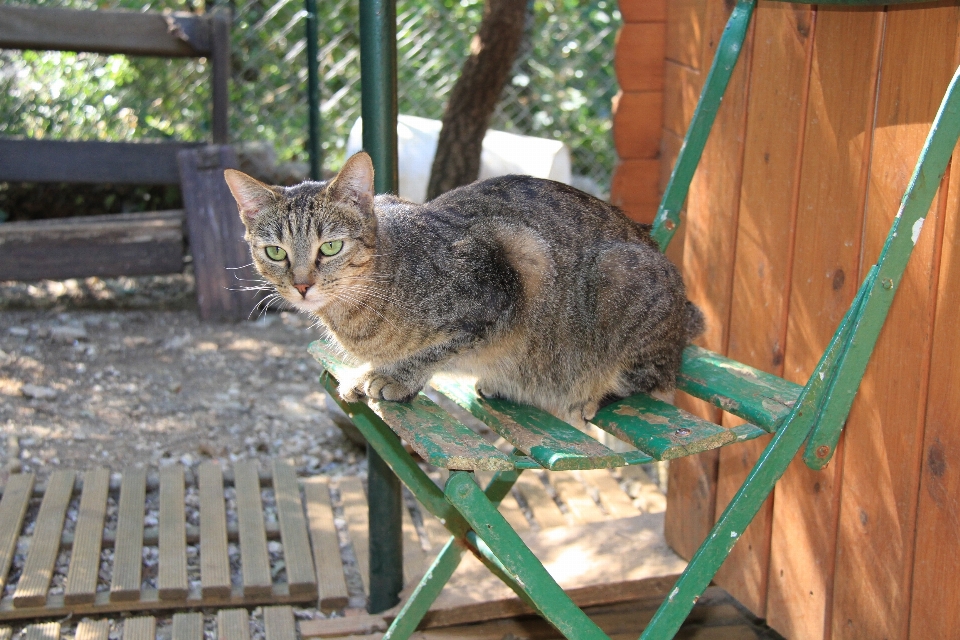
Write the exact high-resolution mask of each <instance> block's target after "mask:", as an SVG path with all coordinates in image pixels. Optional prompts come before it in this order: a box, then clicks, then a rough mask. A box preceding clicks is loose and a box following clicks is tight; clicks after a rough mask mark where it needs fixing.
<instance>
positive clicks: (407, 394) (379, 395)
mask: <svg viewBox="0 0 960 640" xmlns="http://www.w3.org/2000/svg"><path fill="white" fill-rule="evenodd" d="M421 388H422V387H412V386H411V385H408V384H405V383H403V382H400V381H399V380H397V379H395V378H393V377H392V376H388V375H383V374H377V373H372V374H371V375H370V377H369V378H367V380H366V381H365V382H364V385H363V393H364V395H365V396H367V397H368V398H374V399H375V400H390V401H391V402H409V401H411V400H413V398H414V397H415V396H416V395H417V394H418V393H420V389H421Z"/></svg>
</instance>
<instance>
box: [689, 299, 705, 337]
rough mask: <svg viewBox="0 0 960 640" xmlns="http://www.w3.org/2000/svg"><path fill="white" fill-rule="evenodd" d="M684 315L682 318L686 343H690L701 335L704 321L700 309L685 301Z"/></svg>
mask: <svg viewBox="0 0 960 640" xmlns="http://www.w3.org/2000/svg"><path fill="white" fill-rule="evenodd" d="M685 311H686V315H685V317H684V320H685V322H684V328H685V329H686V330H687V342H692V341H693V339H694V338H696V337H697V336H699V335H700V334H701V333H703V331H704V329H705V328H706V326H705V321H704V318H703V312H702V311H700V307H698V306H697V305H695V304H693V303H692V302H690V301H689V300H687V308H686V310H685Z"/></svg>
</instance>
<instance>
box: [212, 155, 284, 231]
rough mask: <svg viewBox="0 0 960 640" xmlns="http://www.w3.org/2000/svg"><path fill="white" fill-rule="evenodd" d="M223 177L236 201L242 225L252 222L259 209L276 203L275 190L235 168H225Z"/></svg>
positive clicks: (276, 194) (273, 205)
mask: <svg viewBox="0 0 960 640" xmlns="http://www.w3.org/2000/svg"><path fill="white" fill-rule="evenodd" d="M223 178H224V180H226V181H227V186H228V187H230V193H232V194H233V197H234V198H235V199H236V201H237V208H238V209H240V220H242V221H243V224H244V226H246V225H247V224H249V223H250V222H253V220H254V218H256V217H257V215H258V214H259V213H260V212H261V211H263V210H265V209H270V208H272V207H275V206H276V205H277V198H278V195H279V194H278V193H277V191H276V190H275V189H274V188H273V187H269V186H267V185H265V184H263V183H262V182H260V181H259V180H257V179H255V178H251V177H250V176H248V175H247V174H245V173H242V172H240V171H236V170H235V169H225V170H224V172H223Z"/></svg>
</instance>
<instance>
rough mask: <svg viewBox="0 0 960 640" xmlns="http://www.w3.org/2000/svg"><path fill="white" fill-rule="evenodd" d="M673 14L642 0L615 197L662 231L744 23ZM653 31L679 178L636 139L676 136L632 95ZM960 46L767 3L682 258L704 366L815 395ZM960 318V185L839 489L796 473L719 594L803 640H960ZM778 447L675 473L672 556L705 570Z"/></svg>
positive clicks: (711, 6)
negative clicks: (717, 355)
mask: <svg viewBox="0 0 960 640" xmlns="http://www.w3.org/2000/svg"><path fill="white" fill-rule="evenodd" d="M628 4H629V5H633V4H636V5H637V6H638V7H640V6H642V7H644V8H649V11H648V12H647V13H648V14H649V15H646V18H645V21H642V20H640V19H639V18H638V19H637V20H635V21H631V19H630V18H629V17H628V16H631V15H639V14H640V13H642V12H635V9H634V8H632V7H628V6H626V5H628ZM662 4H663V3H661V2H637V1H636V0H631V2H630V3H628V2H626V0H624V2H622V3H621V7H622V11H623V14H624V16H625V21H626V24H625V26H624V31H623V34H622V35H621V39H620V43H619V45H618V49H617V68H618V73H619V74H620V78H621V83H622V86H623V94H622V96H621V98H620V103H619V105H618V106H619V108H618V110H617V115H616V116H615V121H614V123H615V137H616V141H617V149H618V151H619V152H620V153H621V154H622V155H621V158H622V162H621V165H620V167H619V168H618V170H617V172H616V174H615V179H614V188H613V190H612V191H613V197H614V199H615V201H617V202H619V203H622V205H623V206H624V207H625V208H626V210H627V211H628V212H629V213H630V214H631V215H633V216H634V217H636V218H638V219H644V220H650V219H651V218H652V215H653V212H654V211H655V206H651V205H650V204H649V202H650V199H651V197H650V196H651V187H650V184H651V182H652V181H653V179H654V178H653V176H654V175H655V176H657V177H658V184H657V186H658V187H659V189H662V187H663V183H664V177H665V176H666V175H667V174H668V173H669V171H670V168H671V167H672V164H673V160H674V158H675V157H676V153H677V150H678V149H679V146H680V143H681V141H682V135H683V133H684V131H685V130H686V127H687V125H688V123H689V120H690V117H691V116H692V113H693V108H694V106H695V104H696V98H697V96H698V95H699V92H700V88H701V86H702V83H703V81H704V78H705V76H706V71H707V69H708V68H709V64H710V61H711V60H712V57H713V52H714V48H715V47H716V44H717V41H718V39H719V36H720V33H721V31H722V29H723V25H724V24H725V22H726V19H727V17H728V15H729V11H730V9H731V8H732V4H733V3H732V2H730V1H729V0H726V1H725V0H668V1H667V2H666V6H665V11H664V12H663V13H662V14H661V13H657V11H659V7H660V6H661V5H662ZM654 6H656V9H654V8H653V7H654ZM660 16H662V17H663V18H664V19H665V22H662V21H660ZM653 24H656V25H657V26H658V28H659V29H660V31H658V33H660V32H662V33H664V34H665V42H664V44H663V45H662V49H659V50H662V51H663V52H664V63H663V73H662V76H661V77H662V83H661V84H660V85H659V86H660V87H662V89H661V90H662V96H663V98H662V103H661V104H662V131H661V136H660V156H659V161H657V160H656V158H655V157H652V156H650V157H648V156H645V155H642V154H643V153H647V152H648V147H647V146H645V145H646V143H643V144H641V143H639V142H634V143H631V142H629V141H625V140H622V137H623V136H633V135H637V136H638V138H639V139H642V140H646V139H647V137H648V135H649V132H648V130H647V129H646V128H643V129H642V131H643V133H642V135H640V134H637V133H635V130H637V128H638V127H639V126H640V123H646V122H648V121H649V120H651V119H653V118H655V117H657V116H659V115H660V112H659V111H656V109H655V108H650V111H648V112H646V115H643V114H642V112H641V108H640V106H639V105H640V102H639V98H638V97H632V98H629V100H628V99H627V98H628V96H631V95H633V94H634V93H636V94H638V95H644V94H643V91H651V92H652V91H653V89H649V90H641V89H638V88H631V87H636V85H634V84H629V82H632V80H633V78H632V77H631V76H630V73H632V72H634V71H637V72H639V70H640V69H641V66H640V65H638V64H637V63H636V62H634V60H635V59H636V58H637V56H640V55H643V53H642V52H646V53H649V51H650V50H653V49H657V48H659V47H661V45H660V43H659V41H657V40H656V39H655V38H652V37H650V36H641V35H640V34H641V30H640V29H646V30H648V32H649V33H652V32H653V27H652V26H650V25H653ZM631 32H632V35H631ZM958 35H960V7H958V6H957V2H938V3H930V4H924V5H919V6H915V7H910V8H903V7H898V8H888V9H856V10H851V9H837V8H818V7H816V6H814V5H793V4H780V3H774V2H767V1H761V2H760V3H759V7H758V9H757V11H756V13H755V16H754V22H753V24H752V26H751V31H750V33H749V35H748V39H747V42H746V45H745V48H744V50H743V52H742V54H741V57H740V61H739V63H738V66H737V70H736V72H735V74H734V76H733V79H732V80H731V85H730V88H729V89H728V92H727V94H726V96H725V98H724V100H723V103H722V107H721V110H720V112H719V114H718V117H717V122H716V125H715V126H714V131H713V132H712V134H711V137H710V140H709V142H708V144H707V147H706V149H705V152H704V157H703V161H702V163H701V167H700V169H699V171H698V173H697V176H696V178H695V179H694V182H693V185H692V187H691V190H690V196H689V198H688V201H687V207H686V216H685V221H684V224H683V226H682V227H681V229H682V230H683V233H682V234H679V235H678V238H677V239H676V240H675V241H674V244H673V245H672V246H671V248H670V250H669V251H668V255H670V256H671V258H672V259H673V260H674V261H675V262H677V263H678V264H680V265H681V266H682V268H683V272H684V277H685V280H686V283H687V288H688V294H689V296H690V298H691V299H693V300H694V301H695V302H697V303H698V304H699V305H700V306H701V308H702V309H703V310H704V312H705V314H706V316H707V319H708V325H709V328H708V331H707V333H706V334H705V336H704V337H703V338H702V340H701V344H702V345H703V346H705V347H707V348H710V349H714V350H717V351H720V352H722V353H725V354H727V355H730V356H731V357H733V358H736V359H739V360H742V361H744V362H746V363H748V364H751V365H753V366H755V367H758V368H761V369H764V370H766V371H770V372H772V373H776V374H778V375H782V376H784V377H786V378H787V379H790V380H793V381H795V382H799V383H803V382H805V381H806V378H807V376H808V375H809V373H810V371H811V370H812V369H813V367H814V365H815V364H816V362H817V360H818V358H819V356H820V354H821V353H822V352H823V350H824V348H825V347H826V345H827V341H828V340H829V338H830V337H831V335H832V334H833V332H834V330H835V329H836V326H837V324H838V323H839V321H840V318H841V316H842V315H843V313H844V311H845V310H846V308H847V307H848V305H849V304H850V302H851V300H852V299H853V296H854V294H855V292H856V289H857V287H858V286H859V284H860V281H861V279H862V278H863V276H864V274H865V273H866V270H867V269H868V268H869V266H870V265H871V264H872V263H873V262H874V261H875V260H876V258H877V256H878V255H879V252H880V247H881V245H882V243H883V240H884V238H885V236H886V233H887V230H888V228H889V225H890V223H891V221H892V220H893V217H894V216H895V214H896V211H897V207H898V205H899V202H900V198H901V196H902V194H903V191H904V189H905V187H906V184H907V181H908V179H909V177H910V174H911V172H912V170H913V166H914V164H915V162H916V159H917V156H918V154H919V151H920V148H921V146H922V144H923V141H924V138H925V136H926V135H927V131H928V129H929V125H930V122H931V121H932V119H933V116H934V114H935V112H936V109H937V107H938V106H939V103H940V100H941V98H942V96H943V92H944V90H945V89H946V87H947V84H948V82H949V80H950V77H951V76H952V74H953V72H954V70H955V69H956V68H957V65H958V63H960V38H958ZM644 37H646V38H647V39H644ZM626 61H629V62H626ZM648 79H649V80H650V81H651V83H652V80H653V79H654V77H653V76H652V75H651V76H649V78H648ZM625 80H627V81H628V82H625ZM648 99H649V100H650V101H651V102H652V101H653V100H652V98H651V97H650V96H648ZM639 163H645V164H639ZM641 173H642V174H643V175H640V174H641ZM944 187H947V188H944ZM958 309H960V171H953V172H952V173H951V172H950V171H948V173H947V176H946V178H945V180H944V185H943V186H942V187H941V189H940V193H939V194H938V197H937V198H936V199H935V201H934V204H933V206H932V207H931V211H930V213H929V214H928V217H927V223H926V224H925V225H924V227H923V232H922V233H921V235H920V239H919V242H918V243H917V246H916V249H915V251H914V254H913V257H912V259H911V262H910V265H909V267H908V269H907V273H906V275H905V277H904V280H903V284H902V285H901V288H900V290H899V292H898V294H897V298H896V301H895V303H894V305H893V308H892V310H891V313H890V316H889V318H888V320H887V324H886V326H885V328H884V330H883V332H882V334H881V336H880V340H879V343H878V345H877V348H876V351H875V353H874V356H873V360H872V361H871V364H870V366H869V368H868V370H867V374H866V377H865V378H864V381H863V384H862V386H861V389H860V393H859V395H858V397H857V400H856V402H855V403H854V407H853V410H852V413H851V416H850V419H849V421H848V424H847V428H846V430H845V433H844V437H843V439H842V441H841V445H840V447H839V448H838V450H837V454H836V455H835V456H834V458H833V460H832V461H831V463H830V465H829V466H828V467H827V468H826V469H825V470H823V471H820V472H813V471H810V470H809V469H807V468H806V467H805V466H804V465H803V463H802V461H800V460H797V461H795V462H794V464H793V465H792V466H791V468H790V469H789V470H788V472H787V474H786V475H785V476H784V478H783V479H782V480H781V482H780V483H779V484H778V486H777V489H776V491H775V493H774V495H773V497H772V498H771V499H770V500H768V502H767V504H766V505H765V506H764V508H763V509H762V510H761V512H760V514H759V515H758V516H757V519H756V520H755V521H754V523H753V524H752V525H751V526H750V528H749V529H748V531H747V533H746V534H745V535H744V536H743V538H742V539H741V541H740V542H739V544H738V545H737V547H736V548H735V550H734V552H733V554H732V555H731V557H730V559H729V560H728V561H727V563H726V564H725V565H724V567H723V568H722V569H721V572H720V574H718V576H717V582H718V583H719V584H720V585H721V586H723V587H725V588H726V589H728V590H729V591H730V592H731V593H733V595H734V596H736V597H737V598H738V599H739V600H740V601H741V602H743V603H744V604H745V605H747V606H748V607H749V608H750V609H751V610H752V611H754V612H755V613H756V614H758V615H760V616H763V617H766V618H767V620H768V622H769V624H770V625H771V626H773V627H774V628H775V629H777V630H778V631H779V632H780V633H782V634H784V635H785V636H787V637H789V638H791V639H792V638H890V639H892V638H908V637H909V638H948V637H956V633H957V632H956V629H957V628H958V627H960V607H957V606H956V605H955V602H954V600H955V598H956V594H957V593H960V331H958V330H957V326H956V322H955V320H954V316H955V315H956V314H957V311H958ZM681 402H682V403H683V404H684V406H686V407H687V408H689V409H691V410H693V411H696V412H697V413H699V414H701V415H704V416H709V417H712V418H713V419H716V420H718V421H722V423H723V424H725V425H728V426H732V425H735V424H736V419H735V418H733V417H732V416H729V415H722V416H721V415H719V412H715V411H714V410H712V409H710V408H708V407H704V406H702V404H699V403H696V402H694V401H692V400H690V399H681ZM765 444H766V441H765V440H764V441H754V442H750V443H744V444H741V445H735V446H732V447H727V448H725V449H723V450H721V451H720V452H713V453H710V454H705V455H703V456H700V457H699V458H693V459H684V460H683V461H681V462H679V463H676V462H675V463H671V470H670V491H669V495H668V505H669V506H668V512H667V535H668V540H669V541H670V543H671V544H672V545H673V546H674V548H675V549H677V551H678V552H679V553H681V555H685V556H687V557H689V556H690V555H691V554H692V552H693V551H694V550H695V549H696V547H697V546H698V544H699V542H700V541H701V540H702V539H703V537H704V536H705V535H706V532H707V530H708V528H709V526H710V524H712V522H713V520H714V519H715V518H716V516H717V515H719V513H720V512H721V511H722V509H723V508H724V507H725V505H726V504H727V503H728V502H729V500H730V499H731V497H732V496H733V494H734V493H735V491H736V490H737V489H738V488H739V486H740V483H741V482H742V481H743V479H744V478H745V476H746V474H747V472H748V471H749V469H750V467H751V466H752V465H753V463H754V462H755V461H756V459H757V457H758V455H759V452H760V451H761V450H762V448H763V446H764V445H765Z"/></svg>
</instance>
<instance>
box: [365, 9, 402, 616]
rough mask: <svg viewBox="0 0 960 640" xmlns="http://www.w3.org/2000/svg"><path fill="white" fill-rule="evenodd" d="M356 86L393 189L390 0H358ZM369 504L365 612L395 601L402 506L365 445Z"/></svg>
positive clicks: (393, 26)
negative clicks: (367, 603)
mask: <svg viewBox="0 0 960 640" xmlns="http://www.w3.org/2000/svg"><path fill="white" fill-rule="evenodd" d="M360 91H361V109H360V111H361V116H362V118H363V146H364V148H365V149H366V150H367V153H369V154H370V156H371V157H372V158H373V167H374V190H375V191H376V193H396V192H397V183H398V176H397V8H396V4H395V2H394V0H360ZM367 461H368V468H367V474H368V475H367V482H368V487H369V489H368V491H369V505H370V507H369V508H370V604H369V606H368V610H369V611H370V613H377V612H380V611H384V610H386V609H389V608H390V607H392V606H393V605H395V604H397V603H398V602H399V601H400V590H401V589H403V538H402V536H401V521H400V514H401V511H400V510H401V509H402V508H403V502H402V497H401V495H400V482H399V481H398V480H397V478H396V476H395V475H394V474H393V472H392V471H391V470H390V467H389V466H387V464H386V463H385V462H384V461H383V459H381V458H380V456H379V454H377V452H376V450H375V449H374V448H373V447H370V446H368V447H367Z"/></svg>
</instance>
